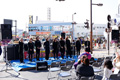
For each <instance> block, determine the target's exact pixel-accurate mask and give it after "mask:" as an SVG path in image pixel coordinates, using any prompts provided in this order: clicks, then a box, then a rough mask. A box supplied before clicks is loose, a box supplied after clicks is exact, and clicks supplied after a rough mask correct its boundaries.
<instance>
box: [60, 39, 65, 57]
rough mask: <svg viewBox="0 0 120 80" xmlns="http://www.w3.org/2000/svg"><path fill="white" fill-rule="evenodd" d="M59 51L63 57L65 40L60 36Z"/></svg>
mask: <svg viewBox="0 0 120 80" xmlns="http://www.w3.org/2000/svg"><path fill="white" fill-rule="evenodd" d="M60 52H61V57H62V59H64V53H65V41H64V40H63V38H62V37H61V39H60Z"/></svg>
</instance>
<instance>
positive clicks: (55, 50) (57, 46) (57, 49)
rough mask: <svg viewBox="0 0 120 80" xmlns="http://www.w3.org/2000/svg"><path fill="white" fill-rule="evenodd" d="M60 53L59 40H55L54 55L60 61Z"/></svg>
mask: <svg viewBox="0 0 120 80" xmlns="http://www.w3.org/2000/svg"><path fill="white" fill-rule="evenodd" d="M58 51H59V42H58V41H57V38H55V39H54V41H53V54H54V59H55V56H56V58H57V59H58Z"/></svg>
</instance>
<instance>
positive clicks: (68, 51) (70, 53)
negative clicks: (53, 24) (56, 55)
mask: <svg viewBox="0 0 120 80" xmlns="http://www.w3.org/2000/svg"><path fill="white" fill-rule="evenodd" d="M66 49H67V55H66V57H67V58H68V55H70V58H71V57H72V52H71V44H70V40H69V39H68V37H67V38H66Z"/></svg>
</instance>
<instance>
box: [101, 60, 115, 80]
mask: <svg viewBox="0 0 120 80" xmlns="http://www.w3.org/2000/svg"><path fill="white" fill-rule="evenodd" d="M112 68H113V65H112V61H110V60H106V61H105V63H104V73H103V78H102V80H108V79H109V78H110V75H111V74H112Z"/></svg>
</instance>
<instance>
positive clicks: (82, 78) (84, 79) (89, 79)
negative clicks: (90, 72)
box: [80, 76, 95, 80]
mask: <svg viewBox="0 0 120 80" xmlns="http://www.w3.org/2000/svg"><path fill="white" fill-rule="evenodd" d="M94 78H95V76H90V77H81V78H80V80H94Z"/></svg>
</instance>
